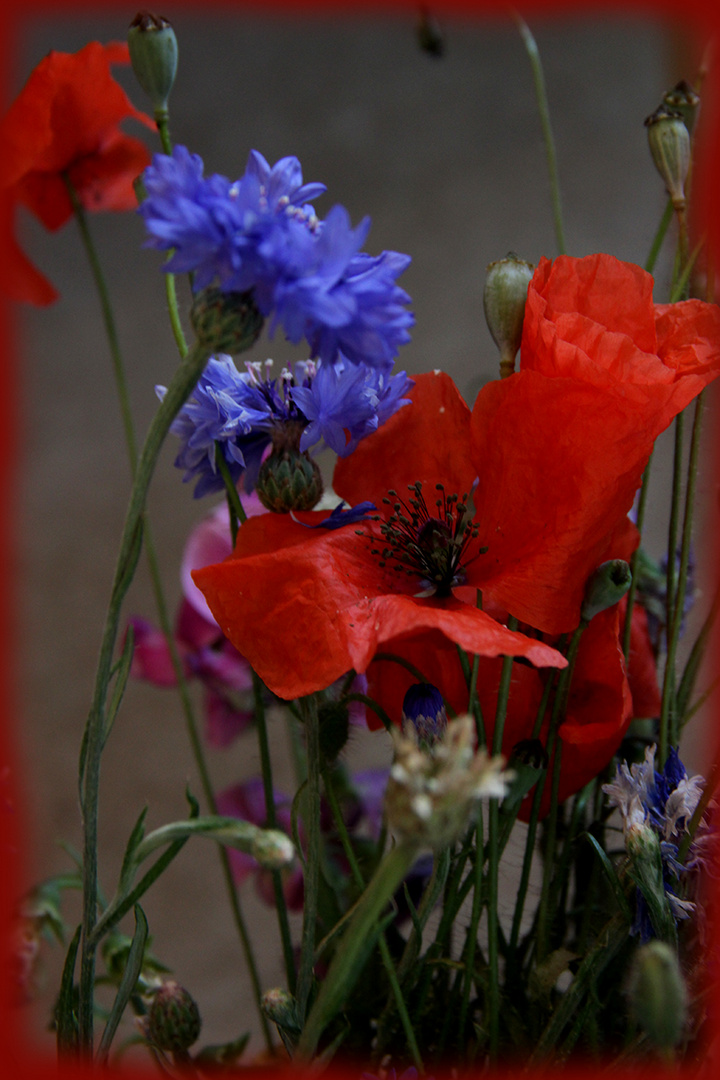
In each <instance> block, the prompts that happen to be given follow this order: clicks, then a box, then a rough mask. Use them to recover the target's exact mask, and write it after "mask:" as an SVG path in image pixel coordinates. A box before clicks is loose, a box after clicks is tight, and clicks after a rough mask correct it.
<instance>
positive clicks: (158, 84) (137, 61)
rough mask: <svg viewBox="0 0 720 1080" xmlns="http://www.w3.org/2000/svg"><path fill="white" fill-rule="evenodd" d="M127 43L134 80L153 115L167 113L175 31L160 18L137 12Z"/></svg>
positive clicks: (174, 62)
mask: <svg viewBox="0 0 720 1080" xmlns="http://www.w3.org/2000/svg"><path fill="white" fill-rule="evenodd" d="M127 42H128V48H129V49H130V60H131V63H132V67H133V71H134V72H135V78H136V79H137V81H138V82H139V83H140V85H141V86H142V88H143V90H144V91H145V93H146V94H147V96H148V97H149V98H150V101H151V102H152V105H153V108H154V109H155V115H156V116H157V114H158V113H166V112H167V103H168V98H169V96H170V91H171V90H172V87H173V83H174V82H175V75H176V72H177V64H178V45H177V38H176V37H175V31H174V30H173V28H172V26H171V25H170V23H169V22H168V20H167V19H166V18H165V17H164V16H163V15H153V13H152V12H150V11H139V12H138V14H137V15H136V16H135V18H134V19H133V21H132V22H131V23H130V29H129V30H128V36H127Z"/></svg>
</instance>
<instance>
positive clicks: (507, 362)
mask: <svg viewBox="0 0 720 1080" xmlns="http://www.w3.org/2000/svg"><path fill="white" fill-rule="evenodd" d="M534 270H535V268H534V266H533V265H532V264H531V263H527V262H524V261H523V260H522V259H520V258H518V256H517V255H516V254H515V253H514V252H512V251H510V252H508V254H507V255H506V256H505V258H504V259H498V260H497V261H496V262H491V263H490V264H489V265H488V268H487V277H486V279H485V289H484V291H483V307H484V309H485V319H486V321H487V324H488V329H489V330H490V333H491V334H492V337H493V341H494V342H495V344H496V345H497V347H498V349H499V350H500V377H501V378H505V377H506V376H507V375H512V373H513V371H514V370H515V357H516V356H517V351H518V349H519V348H520V342H521V340H522V328H523V319H524V317H525V303H526V301H527V291H528V285H529V284H530V281H531V279H532V276H533V273H534Z"/></svg>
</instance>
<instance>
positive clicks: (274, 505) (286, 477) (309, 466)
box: [255, 421, 323, 514]
mask: <svg viewBox="0 0 720 1080" xmlns="http://www.w3.org/2000/svg"><path fill="white" fill-rule="evenodd" d="M302 432H303V425H302V424H299V423H293V422H292V421H291V422H287V423H281V424H278V426H277V428H276V429H275V430H274V431H273V433H272V445H273V448H272V452H271V453H270V455H269V456H268V457H266V458H265V460H264V461H263V463H262V465H261V466H260V472H259V473H258V479H257V484H256V486H255V489H256V491H257V493H258V497H259V499H260V502H261V503H262V504H263V506H264V507H266V508H267V509H268V510H270V511H272V513H274V514H288V513H290V511H291V510H312V508H313V507H314V506H315V504H316V503H318V502H319V501H320V499H321V498H322V493H323V482H322V475H321V473H320V469H319V468H318V466H317V464H316V463H315V462H314V461H313V460H312V458H311V457H310V455H309V454H308V453H307V452H301V450H300V438H301V436H302Z"/></svg>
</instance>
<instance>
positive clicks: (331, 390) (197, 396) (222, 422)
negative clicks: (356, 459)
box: [156, 354, 413, 516]
mask: <svg viewBox="0 0 720 1080" xmlns="http://www.w3.org/2000/svg"><path fill="white" fill-rule="evenodd" d="M271 366H272V361H268V362H267V364H266V365H265V371H263V366H262V365H260V364H259V363H257V362H255V363H246V364H245V368H246V370H245V371H244V372H240V371H238V369H237V368H236V366H235V364H234V362H233V360H232V358H231V357H229V356H225V355H222V354H221V355H220V356H218V357H213V358H211V359H210V360H209V362H208V364H207V366H206V368H205V371H204V373H203V375H202V376H201V377H200V379H199V381H198V383H197V385H196V387H195V390H194V391H193V393H192V395H191V397H190V399H189V400H188V402H187V403H186V404H185V405H184V406H183V408H182V409H181V410H180V412H179V413H178V415H177V417H176V418H175V420H174V421H173V423H172V426H171V428H170V430H171V431H172V433H173V434H174V435H177V436H178V437H179V438H180V440H181V442H182V446H181V449H180V452H179V453H178V455H177V457H176V459H175V464H176V465H177V466H178V468H181V469H183V470H184V471H185V475H184V477H183V479H184V480H185V481H189V480H192V479H193V478H197V484H196V487H195V492H194V494H195V498H201V497H202V496H203V495H206V494H208V493H209V492H213V491H218V492H219V491H222V490H223V488H224V482H223V479H222V476H221V474H220V472H219V470H218V468H217V460H216V454H217V453H218V449H220V450H221V451H222V453H223V456H224V459H225V462H226V464H227V467H228V470H229V472H230V476H231V477H232V480H233V482H234V483H235V484H237V483H238V482H239V480H240V478H241V477H243V482H244V488H245V490H246V491H248V492H249V491H252V490H253V489H254V487H255V485H256V483H257V477H258V472H259V470H260V465H261V463H262V460H263V458H264V456H265V454H266V451H267V450H268V448H269V447H270V446H271V445H273V442H274V440H275V439H277V436H278V435H282V436H283V441H284V442H287V441H288V440H290V441H291V442H294V443H295V444H296V445H297V449H298V451H299V452H300V453H306V452H307V451H308V450H310V449H312V448H314V447H318V448H322V446H323V445H324V446H328V447H329V448H330V449H332V450H334V451H335V452H336V453H337V454H338V455H340V456H343V457H344V456H347V455H348V454H349V453H351V452H352V451H353V450H354V449H355V447H356V446H357V444H358V442H359V441H360V439H362V438H364V437H365V436H366V435H369V434H371V433H372V432H373V431H375V430H377V428H378V427H379V426H380V425H381V424H383V423H384V422H385V421H386V420H387V419H389V417H390V416H391V415H392V414H393V413H395V412H397V410H398V409H399V408H401V407H402V406H403V405H406V404H408V403H409V402H408V398H406V397H403V395H404V394H406V393H407V392H408V391H409V390H410V388H411V387H412V386H413V382H412V380H411V379H409V378H408V377H407V375H406V374H405V372H404V371H401V372H399V373H398V374H396V375H390V374H388V373H386V372H384V371H379V370H377V369H375V368H371V367H368V366H366V365H356V366H354V365H351V364H348V363H347V362H346V361H345V359H344V357H342V356H340V358H339V360H338V362H337V363H336V364H326V363H325V362H323V361H319V362H318V363H315V362H314V361H312V360H308V361H301V362H298V363H296V364H295V365H294V366H293V367H286V368H284V369H283V371H282V372H281V374H280V376H279V377H277V378H270V377H269V371H270V368H271ZM156 391H157V393H158V395H159V396H160V397H161V398H162V397H163V396H164V394H165V387H162V386H159V387H156ZM346 516H347V515H346Z"/></svg>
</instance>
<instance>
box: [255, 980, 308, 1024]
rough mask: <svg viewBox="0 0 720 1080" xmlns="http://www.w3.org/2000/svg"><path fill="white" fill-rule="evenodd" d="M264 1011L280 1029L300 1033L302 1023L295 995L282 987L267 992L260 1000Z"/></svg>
mask: <svg viewBox="0 0 720 1080" xmlns="http://www.w3.org/2000/svg"><path fill="white" fill-rule="evenodd" d="M260 1005H261V1008H262V1011H263V1012H264V1013H265V1015H266V1016H268V1017H269V1018H270V1019H271V1020H272V1022H273V1023H274V1024H277V1025H278V1027H281V1028H285V1030H286V1031H294V1032H298V1031H300V1022H299V1020H298V1014H297V1002H296V1001H295V998H294V997H293V995H292V994H291V993H290V992H289V991H288V990H284V989H283V987H281V986H276V987H273V989H272V990H266V991H265V993H264V994H263V996H262V998H261V999H260Z"/></svg>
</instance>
